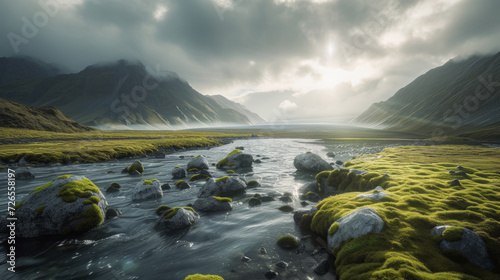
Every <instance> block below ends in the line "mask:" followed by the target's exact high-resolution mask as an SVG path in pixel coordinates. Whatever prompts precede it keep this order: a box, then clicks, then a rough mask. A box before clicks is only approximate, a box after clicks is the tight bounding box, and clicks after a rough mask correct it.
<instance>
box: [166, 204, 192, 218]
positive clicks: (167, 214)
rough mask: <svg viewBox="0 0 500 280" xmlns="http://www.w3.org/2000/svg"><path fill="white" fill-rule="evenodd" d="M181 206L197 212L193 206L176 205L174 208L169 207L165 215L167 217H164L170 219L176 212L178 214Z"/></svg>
mask: <svg viewBox="0 0 500 280" xmlns="http://www.w3.org/2000/svg"><path fill="white" fill-rule="evenodd" d="M181 208H184V209H186V210H189V211H192V212H194V213H196V211H194V209H193V208H191V207H174V208H172V209H168V210H167V211H166V212H165V213H164V215H165V217H164V218H165V219H170V218H172V217H173V216H175V214H177V212H178V211H179V209H181Z"/></svg>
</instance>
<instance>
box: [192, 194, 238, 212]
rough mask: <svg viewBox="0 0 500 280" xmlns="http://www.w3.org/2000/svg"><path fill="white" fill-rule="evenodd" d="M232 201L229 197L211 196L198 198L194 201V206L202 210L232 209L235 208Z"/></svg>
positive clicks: (197, 209)
mask: <svg viewBox="0 0 500 280" xmlns="http://www.w3.org/2000/svg"><path fill="white" fill-rule="evenodd" d="M232 201H233V200H232V199H231V198H229V197H219V196H209V197H204V198H198V199H197V200H196V201H195V202H194V203H193V208H194V209H195V210H196V211H201V212H219V211H231V210H233V206H232V205H231V202H232Z"/></svg>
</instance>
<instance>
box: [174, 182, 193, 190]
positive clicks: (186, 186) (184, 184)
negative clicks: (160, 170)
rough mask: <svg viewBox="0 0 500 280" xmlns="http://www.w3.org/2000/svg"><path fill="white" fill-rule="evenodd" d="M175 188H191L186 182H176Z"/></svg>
mask: <svg viewBox="0 0 500 280" xmlns="http://www.w3.org/2000/svg"><path fill="white" fill-rule="evenodd" d="M175 187H176V188H178V189H181V190H184V189H189V188H191V186H190V185H189V184H188V182H186V181H184V180H180V181H177V183H175Z"/></svg>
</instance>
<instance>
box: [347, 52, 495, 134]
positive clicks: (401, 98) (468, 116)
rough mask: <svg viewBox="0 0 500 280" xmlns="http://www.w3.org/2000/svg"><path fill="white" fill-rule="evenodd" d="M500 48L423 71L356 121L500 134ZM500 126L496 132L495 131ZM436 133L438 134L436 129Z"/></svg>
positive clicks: (411, 128)
mask: <svg viewBox="0 0 500 280" xmlns="http://www.w3.org/2000/svg"><path fill="white" fill-rule="evenodd" d="M499 108H500V53H497V54H495V55H489V56H473V57H469V58H466V59H459V58H456V59H452V60H450V61H448V62H447V63H446V64H444V65H442V66H440V67H437V68H434V69H432V70H430V71H428V72H427V73H425V74H423V75H421V76H419V77H418V78H416V79H415V80H414V81H413V82H411V83H410V84H408V85H407V86H405V87H403V88H401V89H400V90H398V91H397V92H396V93H395V94H394V96H392V97H391V98H389V99H388V100H386V101H383V102H378V103H375V104H373V105H371V106H370V107H369V108H368V109H367V110H366V111H365V112H363V113H362V114H361V115H359V116H358V117H356V118H355V119H354V120H353V123H358V124H366V125H377V126H383V127H385V128H386V129H390V130H398V131H406V132H417V133H421V134H427V135H429V136H430V137H439V134H445V135H446V134H447V135H454V136H474V133H472V134H471V132H477V133H476V134H477V135H478V136H481V135H480V134H481V133H482V134H483V136H484V134H485V133H486V132H488V133H486V134H491V133H496V135H497V136H498V135H500V133H499V132H498V130H497V128H500V111H499ZM494 131H497V132H494ZM433 134H435V135H433Z"/></svg>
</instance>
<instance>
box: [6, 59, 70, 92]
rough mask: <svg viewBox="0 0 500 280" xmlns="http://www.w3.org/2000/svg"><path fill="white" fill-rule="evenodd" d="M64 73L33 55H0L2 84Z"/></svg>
mask: <svg viewBox="0 0 500 280" xmlns="http://www.w3.org/2000/svg"><path fill="white" fill-rule="evenodd" d="M59 74H62V71H61V69H59V68H58V67H57V66H55V65H52V64H47V63H44V62H41V61H38V60H36V59H34V58H31V57H0V86H4V85H7V84H10V83H12V82H15V81H22V80H26V79H36V78H47V77H53V76H56V75H59Z"/></svg>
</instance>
